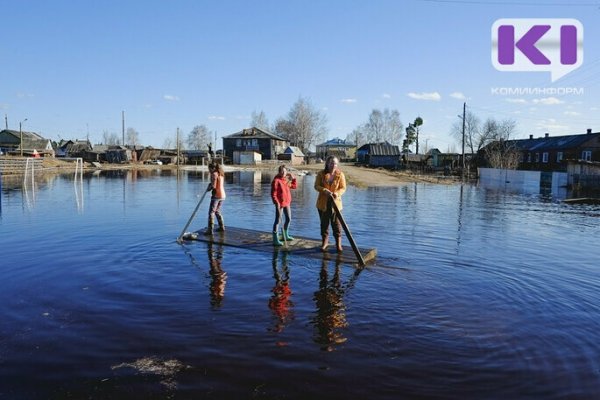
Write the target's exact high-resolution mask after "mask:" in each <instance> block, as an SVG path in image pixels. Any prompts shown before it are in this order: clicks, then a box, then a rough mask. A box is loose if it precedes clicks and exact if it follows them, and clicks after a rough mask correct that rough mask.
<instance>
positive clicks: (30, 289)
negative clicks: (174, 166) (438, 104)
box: [0, 171, 600, 399]
mask: <svg viewBox="0 0 600 400" xmlns="http://www.w3.org/2000/svg"><path fill="white" fill-rule="evenodd" d="M272 176H273V175H272V174H269V173H265V172H264V171H263V172H253V171H241V172H240V171H238V172H232V173H227V177H226V178H227V184H226V190H227V194H228V197H227V200H226V202H225V205H224V209H223V212H224V215H225V220H226V224H228V225H230V226H237V227H243V228H251V229H257V230H262V231H267V232H268V231H270V229H271V225H272V222H273V216H274V211H273V205H272V203H271V200H270V197H269V189H270V187H269V183H270V180H271V178H272ZM207 178H208V176H207V175H206V173H203V172H200V171H184V172H180V173H179V175H178V174H177V173H176V172H173V171H162V172H161V171H138V172H132V171H114V172H101V173H96V174H86V175H84V177H83V182H81V183H79V182H74V180H73V179H74V178H73V176H72V175H70V174H67V175H47V176H39V177H36V178H35V182H34V183H33V185H32V183H31V182H28V183H25V184H23V182H22V177H21V178H14V177H13V178H10V177H7V176H5V177H3V187H2V194H1V209H0V213H1V214H0V282H1V283H0V398H2V399H5V398H6V399H64V398H72V399H83V398H93V399H109V398H110V399H116V398H127V399H136V398H137V399H163V398H176V399H201V398H219V399H222V398H238V399H248V398H270V399H277V398H281V399H298V398H327V399H335V398H339V399H346V398H349V397H350V398H373V399H414V398H417V399H427V398H432V399H435V398H439V399H467V398H469V399H482V398H486V399H506V398H536V399H592V398H598V397H600V272H599V271H600V248H599V246H598V245H599V237H598V236H599V233H600V207H599V206H590V205H566V204H564V203H561V202H560V201H559V200H556V199H553V198H551V197H542V196H537V195H531V194H527V195H521V194H518V193H506V192H503V191H496V190H489V189H485V188H483V187H478V186H476V185H460V184H457V185H434V184H421V183H419V184H414V183H411V184H406V185H402V186H399V187H386V188H381V187H379V188H367V189H358V188H354V187H350V188H349V189H348V191H347V193H346V195H344V216H345V219H346V222H347V223H348V225H349V226H350V228H351V230H352V233H353V236H354V238H355V239H356V241H357V242H358V245H359V246H360V247H376V248H377V250H378V257H377V260H376V262H375V263H373V264H370V265H369V266H368V267H367V268H364V269H357V268H356V267H355V266H352V265H345V264H339V263H336V262H335V261H321V260H318V259H307V258H302V257H298V256H295V255H294V254H293V252H292V253H285V252H283V251H279V252H273V253H265V252H257V251H251V250H245V249H241V248H235V247H220V246H209V245H208V244H206V243H204V242H190V243H186V244H184V245H179V244H177V243H176V241H175V239H176V237H177V236H178V235H179V233H180V231H181V230H182V228H183V226H184V225H185V223H186V222H187V220H188V218H189V217H190V215H191V213H192V211H193V209H194V207H195V206H196V204H197V202H198V200H199V195H201V194H202V192H203V191H204V189H205V187H206V185H207ZM313 182H314V176H311V175H306V176H302V177H300V182H299V188H298V189H297V190H296V191H295V193H294V202H293V205H292V209H293V218H294V219H293V222H292V228H291V229H290V233H291V234H292V235H293V234H298V235H300V236H309V237H314V238H318V236H319V234H318V216H317V212H316V209H315V206H314V204H315V200H316V193H315V192H314V189H313V187H312V186H313ZM207 208H208V202H206V203H204V204H203V205H201V208H200V212H199V213H198V215H197V217H196V218H195V219H194V221H193V223H192V225H191V229H193V230H196V229H201V228H203V227H204V226H205V224H206V211H207ZM344 240H345V241H346V239H344ZM346 243H347V241H346Z"/></svg>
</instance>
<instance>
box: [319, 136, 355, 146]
mask: <svg viewBox="0 0 600 400" xmlns="http://www.w3.org/2000/svg"><path fill="white" fill-rule="evenodd" d="M318 146H337V147H354V146H355V145H354V143H352V142H350V141H347V140H343V139H340V138H334V139H331V140H328V141H326V142H325V143H321V144H319V145H318Z"/></svg>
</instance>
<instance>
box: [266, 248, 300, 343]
mask: <svg viewBox="0 0 600 400" xmlns="http://www.w3.org/2000/svg"><path fill="white" fill-rule="evenodd" d="M281 253H282V257H281V269H280V268H279V266H278V258H279V251H277V250H276V251H274V252H273V278H275V286H273V289H272V290H271V291H272V292H273V295H272V296H271V298H270V299H269V308H270V309H271V311H272V312H273V316H274V317H275V318H274V324H273V327H272V328H271V329H270V330H271V331H273V332H281V331H283V328H285V326H286V325H287V324H288V323H290V322H291V321H292V320H293V319H294V312H293V310H292V308H293V307H294V303H293V302H292V300H291V299H290V298H291V296H292V290H291V289H290V269H289V266H288V260H287V257H288V252H287V251H282V252H281Z"/></svg>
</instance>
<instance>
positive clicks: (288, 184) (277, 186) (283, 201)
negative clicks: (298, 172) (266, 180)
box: [271, 165, 297, 246]
mask: <svg viewBox="0 0 600 400" xmlns="http://www.w3.org/2000/svg"><path fill="white" fill-rule="evenodd" d="M296 186H297V184H296V178H295V177H294V176H293V175H292V174H291V173H289V172H287V168H286V166H285V165H280V166H279V173H278V174H277V175H276V176H275V178H273V182H271V198H272V199H273V204H275V222H274V223H273V245H274V246H281V245H282V244H283V243H281V241H280V240H279V237H278V235H279V222H280V221H281V213H282V212H283V214H284V215H285V223H284V224H283V240H286V241H287V240H293V239H294V238H293V237H291V236H290V234H289V232H288V229H289V227H290V222H291V220H292V210H291V207H290V204H291V203H292V193H291V192H290V189H296Z"/></svg>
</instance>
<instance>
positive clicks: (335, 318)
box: [314, 260, 348, 351]
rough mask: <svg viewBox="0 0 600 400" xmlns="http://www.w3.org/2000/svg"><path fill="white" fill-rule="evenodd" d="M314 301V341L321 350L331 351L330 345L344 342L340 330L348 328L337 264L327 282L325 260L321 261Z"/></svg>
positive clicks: (344, 339) (338, 265)
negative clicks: (315, 310) (315, 308)
mask: <svg viewBox="0 0 600 400" xmlns="http://www.w3.org/2000/svg"><path fill="white" fill-rule="evenodd" d="M314 300H315V303H316V305H317V315H316V317H315V318H314V324H315V328H316V332H315V339H314V340H315V342H316V343H317V344H319V345H321V350H325V351H332V350H333V347H332V345H335V344H340V343H344V342H345V341H346V338H345V337H344V336H343V334H342V331H341V330H342V328H345V327H347V326H348V322H347V321H346V305H345V304H344V301H343V300H344V290H343V288H342V285H341V283H340V264H339V263H336V266H335V273H334V274H333V277H332V279H331V281H329V277H328V273H327V260H323V264H322V265H321V273H320V279H319V290H318V291H316V292H315V295H314Z"/></svg>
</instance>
